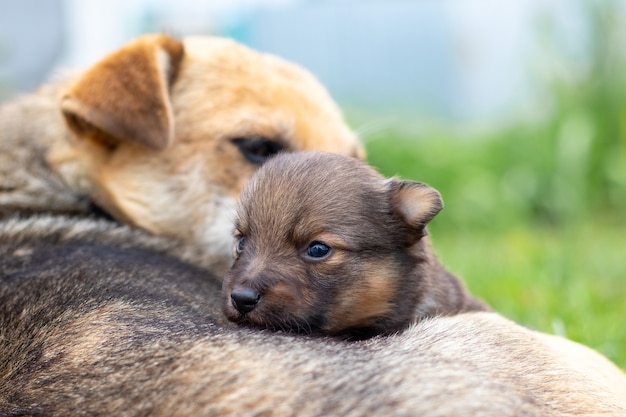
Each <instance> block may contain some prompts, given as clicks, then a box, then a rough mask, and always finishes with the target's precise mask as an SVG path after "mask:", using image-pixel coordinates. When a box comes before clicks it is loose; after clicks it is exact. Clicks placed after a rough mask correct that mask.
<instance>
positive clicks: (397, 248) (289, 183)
mask: <svg viewBox="0 0 626 417" xmlns="http://www.w3.org/2000/svg"><path fill="white" fill-rule="evenodd" d="M441 208H442V201H441V197H440V195H439V193H438V192H437V191H436V190H434V189H432V188H430V187H428V186H426V185H424V184H421V183H415V182H409V181H398V180H395V179H389V180H388V179H384V178H383V177H382V176H380V175H379V174H378V173H377V172H375V171H374V170H373V169H372V168H370V167H369V166H367V165H365V164H364V163H362V162H360V161H358V160H356V159H354V158H348V157H343V156H339V155H333V154H328V153H322V152H303V153H297V154H282V155H279V156H277V157H275V158H273V159H272V160H270V161H269V162H268V163H267V164H266V165H265V166H264V167H262V168H261V170H260V171H259V172H258V173H257V174H256V175H255V176H254V177H253V179H252V180H251V181H250V183H249V184H248V186H247V187H246V188H245V190H244V192H243V195H242V200H241V203H240V206H239V209H238V218H237V220H236V232H235V237H236V244H235V246H234V254H235V262H234V265H233V267H232V269H231V271H230V272H229V273H228V275H227V276H226V278H225V280H224V282H223V308H224V312H225V314H226V316H227V317H228V319H229V320H231V321H234V322H237V323H240V324H245V325H252V326H258V327H263V328H271V329H283V330H289V331H299V332H308V333H324V334H341V335H347V336H349V337H354V338H362V337H368V336H371V335H374V334H379V333H390V332H394V331H397V330H399V329H401V328H403V327H405V326H407V325H408V324H409V323H410V322H411V321H412V320H413V318H414V314H415V308H416V305H417V303H418V302H419V300H420V295H421V294H420V289H421V284H422V283H421V282H420V279H419V274H418V275H417V276H416V274H415V271H416V270H418V271H419V268H420V266H423V265H424V264H426V263H428V262H429V251H428V247H427V244H426V243H425V242H424V240H423V239H422V238H423V237H424V236H425V226H426V224H427V223H428V222H429V221H430V220H431V219H432V218H433V217H434V216H435V215H436V214H437V213H438V212H439V210H441Z"/></svg>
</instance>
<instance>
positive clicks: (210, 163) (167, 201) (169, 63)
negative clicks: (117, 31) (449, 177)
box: [0, 35, 363, 272]
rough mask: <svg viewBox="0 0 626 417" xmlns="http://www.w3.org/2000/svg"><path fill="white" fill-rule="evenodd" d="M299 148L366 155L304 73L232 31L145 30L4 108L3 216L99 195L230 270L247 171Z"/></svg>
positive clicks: (84, 210)
mask: <svg viewBox="0 0 626 417" xmlns="http://www.w3.org/2000/svg"><path fill="white" fill-rule="evenodd" d="M64 119H65V121H66V122H67V123H66V122H65V121H64ZM305 149H320V150H325V151H329V152H338V153H342V154H348V155H355V156H361V157H362V156H363V150H362V148H361V146H360V145H359V143H358V142H357V140H356V138H355V135H354V134H353V133H352V132H351V131H350V130H349V129H348V127H347V126H346V124H345V123H344V121H343V119H342V116H341V114H340V112H339V110H338V108H337V106H336V105H335V103H334V102H333V101H332V99H331V98H330V97H329V95H328V94H327V92H326V91H325V90H324V88H323V87H322V86H321V85H320V84H319V83H318V82H317V81H316V80H315V79H314V77H312V76H311V75H310V74H309V73H308V72H306V71H305V70H303V69H302V68H299V67H297V66H296V65H294V64H291V63H288V62H285V61H283V60H281V59H279V58H277V57H274V56H270V55H266V54H260V53H258V52H255V51H252V50H250V49H248V48H246V47H244V46H241V45H238V44H236V43H235V42H233V41H230V40H226V39H220V38H210V37H191V38H186V39H184V40H183V41H178V40H175V39H172V38H170V37H168V36H165V35H147V36H143V37H141V38H138V39H137V40H136V41H134V42H132V43H130V44H128V45H126V46H124V47H123V48H121V49H120V50H118V51H116V52H114V53H112V54H111V55H109V56H107V57H105V58H104V59H103V60H102V61H101V62H99V63H97V64H96V65H94V66H93V67H92V68H90V69H88V70H87V71H85V72H83V73H81V74H78V75H77V76H75V77H73V78H72V79H70V80H68V81H65V82H61V83H59V84H54V85H49V86H46V87H45V88H43V89H42V90H40V91H39V92H38V93H37V94H33V95H29V96H26V97H23V98H21V99H17V100H15V101H13V102H9V103H7V104H5V105H3V106H2V107H0V217H7V216H9V215H13V214H16V213H17V214H21V215H24V214H26V213H27V214H32V213H46V214H51V213H56V214H59V213H62V214H72V215H74V216H75V215H77V214H79V215H90V214H92V213H93V208H94V206H97V207H99V208H100V209H102V210H103V211H104V212H106V213H107V214H108V215H110V216H112V217H114V218H115V219H116V220H118V221H121V222H123V223H125V224H128V225H131V226H134V227H138V228H141V229H144V230H147V231H148V232H151V233H152V234H155V235H161V236H166V237H168V238H172V239H175V240H179V241H181V242H182V243H183V244H185V245H188V246H189V247H190V248H191V247H197V248H202V252H203V253H202V254H201V256H198V259H197V261H198V262H199V263H201V264H203V265H205V266H210V267H212V268H213V270H214V271H217V272H220V271H224V272H225V270H226V268H227V267H228V263H229V262H230V248H231V240H230V239H231V230H232V212H233V211H234V207H235V202H236V200H237V198H238V196H239V193H240V191H241V189H242V187H243V184H244V183H245V182H246V181H247V179H248V178H249V177H250V176H251V175H252V174H253V172H254V171H255V170H256V169H257V168H258V166H259V165H260V164H262V163H263V162H264V161H265V160H266V159H267V158H268V157H269V156H271V155H273V154H275V153H276V152H278V151H298V150H305ZM190 256H191V255H190Z"/></svg>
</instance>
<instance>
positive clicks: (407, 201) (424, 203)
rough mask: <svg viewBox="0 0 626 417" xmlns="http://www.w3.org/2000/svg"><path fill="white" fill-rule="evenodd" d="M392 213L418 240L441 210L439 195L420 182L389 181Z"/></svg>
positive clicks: (441, 204)
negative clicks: (414, 233) (393, 212)
mask: <svg viewBox="0 0 626 417" xmlns="http://www.w3.org/2000/svg"><path fill="white" fill-rule="evenodd" d="M389 181H390V182H389V185H390V188H391V194H392V195H391V204H392V206H393V209H394V211H395V212H396V213H397V214H398V215H399V216H400V217H401V218H402V219H403V220H404V222H405V223H406V224H407V225H408V226H409V227H410V228H411V229H412V230H414V231H415V232H416V234H417V237H418V238H420V237H422V236H424V235H425V234H426V232H425V227H426V225H427V224H428V222H430V221H431V220H432V219H433V217H435V216H436V215H437V213H439V212H440V211H441V209H442V208H443V200H442V199H441V194H439V191H437V190H435V189H434V188H432V187H430V186H428V185H426V184H423V183H421V182H413V181H400V180H395V179H391V180H389Z"/></svg>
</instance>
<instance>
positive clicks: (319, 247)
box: [306, 242, 330, 259]
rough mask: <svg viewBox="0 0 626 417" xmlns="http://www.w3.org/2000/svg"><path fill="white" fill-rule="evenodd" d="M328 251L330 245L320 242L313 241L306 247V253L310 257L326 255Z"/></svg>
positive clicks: (318, 257) (317, 257)
mask: <svg viewBox="0 0 626 417" xmlns="http://www.w3.org/2000/svg"><path fill="white" fill-rule="evenodd" d="M329 253H330V246H328V245H325V244H323V243H321V242H313V243H311V244H310V245H309V247H308V248H307V249H306V254H307V255H309V256H310V257H311V258H315V259H321V258H325V257H326V256H328V254H329Z"/></svg>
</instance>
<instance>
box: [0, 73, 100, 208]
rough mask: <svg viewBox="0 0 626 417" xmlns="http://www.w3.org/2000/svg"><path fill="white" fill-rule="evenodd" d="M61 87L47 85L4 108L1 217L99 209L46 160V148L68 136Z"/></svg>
mask: <svg viewBox="0 0 626 417" xmlns="http://www.w3.org/2000/svg"><path fill="white" fill-rule="evenodd" d="M61 87H62V84H51V85H47V86H44V87H42V88H41V89H40V90H39V91H37V92H36V93H35V94H29V95H26V96H23V97H21V98H18V99H16V100H13V101H11V102H8V103H6V104H4V105H2V106H0V218H2V217H7V216H11V215H31V214H35V213H48V214H51V213H64V214H72V215H78V216H82V215H93V214H94V213H97V210H94V206H93V204H92V203H91V201H90V200H89V199H88V198H86V197H85V196H82V195H80V194H78V193H76V192H74V191H72V190H71V189H70V188H69V187H68V186H67V185H66V184H65V183H64V182H63V180H62V178H61V177H60V175H59V174H58V173H56V172H54V171H53V170H51V169H50V167H49V166H48V164H47V162H46V154H47V153H48V150H49V149H50V148H51V147H53V146H55V144H58V143H60V142H61V141H65V140H67V137H66V135H68V134H69V133H68V132H67V129H66V128H65V122H64V121H63V118H62V115H61V112H60V110H59V107H58V95H59V91H60V89H61Z"/></svg>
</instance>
